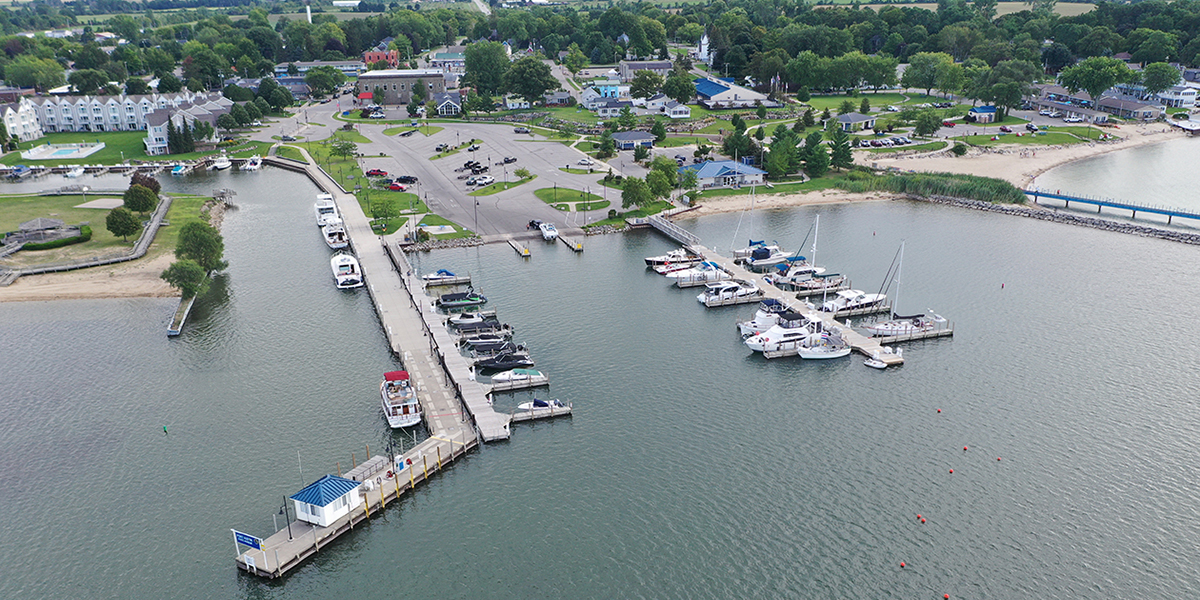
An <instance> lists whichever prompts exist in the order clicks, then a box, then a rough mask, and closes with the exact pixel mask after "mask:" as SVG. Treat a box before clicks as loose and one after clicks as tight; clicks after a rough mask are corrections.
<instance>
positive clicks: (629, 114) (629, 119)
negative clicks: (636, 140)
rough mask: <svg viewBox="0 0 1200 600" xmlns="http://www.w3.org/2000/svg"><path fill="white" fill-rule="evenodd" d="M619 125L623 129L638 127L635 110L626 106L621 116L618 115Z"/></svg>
mask: <svg viewBox="0 0 1200 600" xmlns="http://www.w3.org/2000/svg"><path fill="white" fill-rule="evenodd" d="M617 123H620V124H621V127H624V128H625V129H632V128H633V126H634V125H637V115H635V114H633V109H631V108H629V107H628V106H626V107H624V108H622V109H621V114H620V115H617Z"/></svg>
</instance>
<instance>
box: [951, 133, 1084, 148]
mask: <svg viewBox="0 0 1200 600" xmlns="http://www.w3.org/2000/svg"><path fill="white" fill-rule="evenodd" d="M996 137H997V139H996V141H992V136H990V135H969V136H967V137H966V139H965V140H964V139H963V138H961V137H959V138H954V140H953V141H956V142H961V141H965V142H967V143H968V144H972V145H974V146H998V145H1000V144H1024V145H1026V146H1035V145H1036V146H1051V145H1056V144H1081V143H1083V142H1084V140H1081V139H1079V138H1077V137H1075V136H1073V135H1070V134H1067V133H1047V134H1046V135H1023V136H1020V137H1017V136H1016V135H1007V134H1006V135H1001V136H996Z"/></svg>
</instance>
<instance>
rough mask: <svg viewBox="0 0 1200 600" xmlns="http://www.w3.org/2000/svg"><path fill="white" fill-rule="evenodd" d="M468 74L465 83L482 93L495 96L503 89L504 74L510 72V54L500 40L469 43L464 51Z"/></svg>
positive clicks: (464, 78)
mask: <svg viewBox="0 0 1200 600" xmlns="http://www.w3.org/2000/svg"><path fill="white" fill-rule="evenodd" d="M463 54H464V56H463V58H464V62H465V64H466V71H467V72H466V75H465V76H464V77H463V80H464V81H463V83H464V84H466V85H468V86H471V87H473V88H475V91H477V92H479V93H481V94H487V95H489V96H494V95H496V94H497V93H499V92H500V91H501V89H503V84H504V74H505V73H507V72H508V69H509V62H508V55H507V54H506V53H505V52H504V46H502V45H501V44H500V42H478V43H475V44H469V45H468V46H467V49H466V51H465V52H464V53H463Z"/></svg>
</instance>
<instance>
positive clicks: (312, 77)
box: [304, 66, 346, 95]
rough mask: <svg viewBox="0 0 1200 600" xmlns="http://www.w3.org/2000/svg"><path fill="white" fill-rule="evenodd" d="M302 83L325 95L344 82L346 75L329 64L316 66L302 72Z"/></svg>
mask: <svg viewBox="0 0 1200 600" xmlns="http://www.w3.org/2000/svg"><path fill="white" fill-rule="evenodd" d="M304 83H307V84H308V87H310V88H312V91H313V92H315V93H316V94H318V95H325V94H329V93H332V92H333V91H334V90H336V89H338V88H339V87H341V86H342V84H343V83H346V75H345V73H342V72H341V71H339V70H337V69H335V68H333V67H330V66H322V67H316V68H314V69H309V70H308V72H307V73H305V74H304Z"/></svg>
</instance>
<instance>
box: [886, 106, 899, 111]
mask: <svg viewBox="0 0 1200 600" xmlns="http://www.w3.org/2000/svg"><path fill="white" fill-rule="evenodd" d="M887 110H888V112H900V109H899V108H896V107H895V106H888V107H887Z"/></svg>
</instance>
